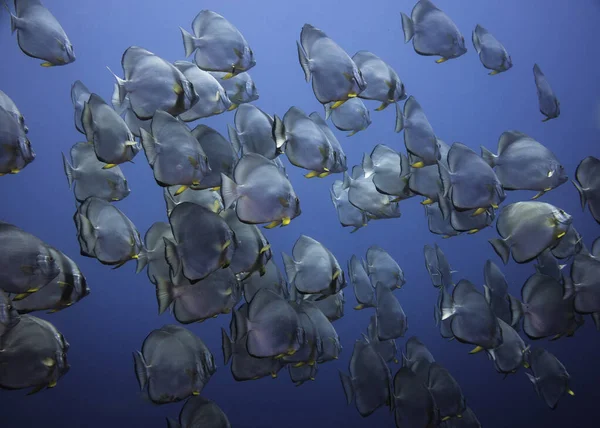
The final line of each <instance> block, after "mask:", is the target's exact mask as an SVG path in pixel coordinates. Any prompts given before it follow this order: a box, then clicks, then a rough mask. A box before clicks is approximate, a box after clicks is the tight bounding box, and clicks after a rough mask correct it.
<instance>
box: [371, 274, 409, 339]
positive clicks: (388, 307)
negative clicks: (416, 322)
mask: <svg viewBox="0 0 600 428" xmlns="http://www.w3.org/2000/svg"><path fill="white" fill-rule="evenodd" d="M375 291H376V293H377V308H376V310H377V311H376V314H377V337H378V338H379V340H389V339H397V338H399V337H404V334H406V331H407V330H408V319H407V317H406V314H405V313H404V310H403V309H402V306H401V305H400V302H399V301H398V299H397V298H396V296H394V293H392V290H391V289H390V288H388V287H387V286H385V285H383V284H382V283H381V282H379V283H377V285H376V287H375Z"/></svg>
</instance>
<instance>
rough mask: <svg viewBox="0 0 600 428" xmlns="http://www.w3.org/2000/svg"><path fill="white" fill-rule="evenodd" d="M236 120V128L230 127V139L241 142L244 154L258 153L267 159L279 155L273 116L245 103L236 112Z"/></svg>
mask: <svg viewBox="0 0 600 428" xmlns="http://www.w3.org/2000/svg"><path fill="white" fill-rule="evenodd" d="M234 122H235V129H232V128H230V129H229V139H230V140H231V142H232V143H234V142H238V143H239V144H238V145H239V146H240V148H241V151H242V153H243V154H245V153H258V154H259V155H262V156H264V157H266V158H267V159H275V158H276V157H277V156H279V151H278V148H277V144H276V143H275V140H273V132H272V129H273V118H272V117H271V116H269V115H268V114H267V113H265V112H264V111H262V110H261V109H259V108H258V107H256V106H254V105H252V104H244V105H241V106H239V107H238V109H237V111H236V112H235V118H234ZM234 146H235V144H234Z"/></svg>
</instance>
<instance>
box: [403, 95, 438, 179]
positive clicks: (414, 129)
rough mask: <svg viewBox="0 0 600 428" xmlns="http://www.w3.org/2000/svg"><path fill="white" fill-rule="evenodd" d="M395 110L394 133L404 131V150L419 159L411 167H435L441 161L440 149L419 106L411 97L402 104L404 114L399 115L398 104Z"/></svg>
mask: <svg viewBox="0 0 600 428" xmlns="http://www.w3.org/2000/svg"><path fill="white" fill-rule="evenodd" d="M396 109H397V110H398V114H397V115H396V118H397V123H396V132H400V131H402V130H404V145H405V146H406V150H407V151H408V152H410V153H412V154H413V155H416V156H418V157H419V158H420V159H419V161H418V162H413V163H412V164H411V166H412V167H413V168H422V167H424V166H425V165H435V164H436V162H438V161H439V160H440V159H441V154H440V147H439V145H438V142H437V137H436V136H435V133H434V132H433V128H432V127H431V124H430V123H429V120H427V116H425V112H423V109H422V108H421V105H420V104H419V103H418V102H417V100H416V99H415V98H414V97H413V96H412V95H411V96H410V97H408V100H406V103H404V113H400V111H399V109H400V107H399V104H396Z"/></svg>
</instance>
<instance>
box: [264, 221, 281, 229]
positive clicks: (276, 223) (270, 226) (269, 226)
mask: <svg viewBox="0 0 600 428" xmlns="http://www.w3.org/2000/svg"><path fill="white" fill-rule="evenodd" d="M279 223H280V222H279V221H277V220H275V221H272V222H271V223H269V224H267V225H266V226H265V229H273V228H274V227H277V226H279Z"/></svg>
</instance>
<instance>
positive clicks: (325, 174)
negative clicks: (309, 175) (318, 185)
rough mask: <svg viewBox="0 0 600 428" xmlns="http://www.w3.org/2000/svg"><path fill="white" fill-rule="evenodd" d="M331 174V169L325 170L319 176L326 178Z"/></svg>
mask: <svg viewBox="0 0 600 428" xmlns="http://www.w3.org/2000/svg"><path fill="white" fill-rule="evenodd" d="M329 174H331V172H329V171H325V172H322V173H320V174H319V178H325V177H327V176H328V175H329Z"/></svg>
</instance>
